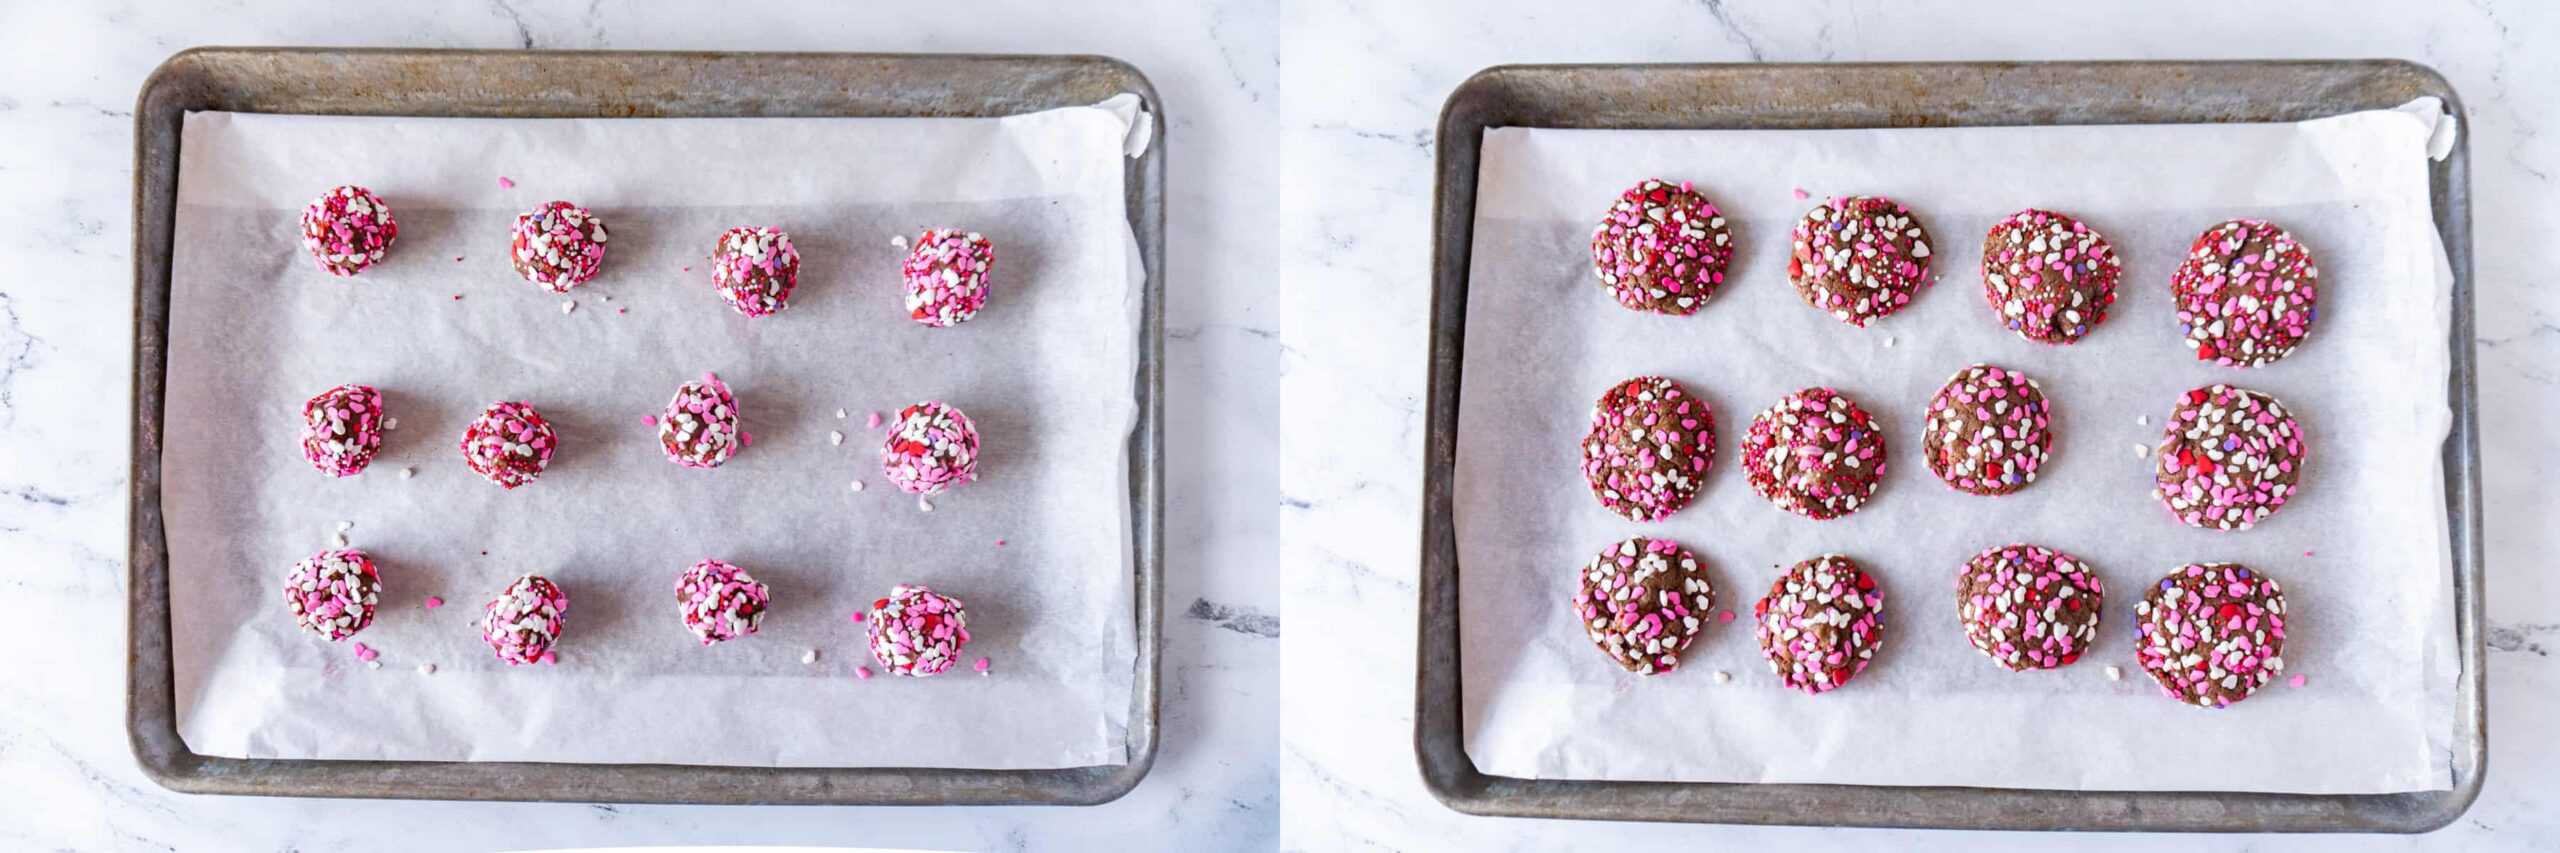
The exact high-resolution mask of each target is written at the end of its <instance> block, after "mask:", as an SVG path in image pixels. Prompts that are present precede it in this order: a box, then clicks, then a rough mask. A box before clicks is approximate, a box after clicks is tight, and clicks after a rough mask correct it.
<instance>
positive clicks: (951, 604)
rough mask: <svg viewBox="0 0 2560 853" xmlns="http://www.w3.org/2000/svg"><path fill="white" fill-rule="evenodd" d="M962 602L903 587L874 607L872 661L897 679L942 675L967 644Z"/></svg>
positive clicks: (916, 587) (892, 590) (919, 588)
mask: <svg viewBox="0 0 2560 853" xmlns="http://www.w3.org/2000/svg"><path fill="white" fill-rule="evenodd" d="M960 608H961V605H960V599H957V598H952V597H950V596H947V595H943V594H941V593H938V592H934V591H933V590H931V589H927V588H925V587H924V586H923V585H921V584H903V583H902V584H899V585H897V586H895V587H892V588H890V590H889V597H888V598H883V599H880V600H878V601H874V602H872V603H871V613H870V618H869V619H867V620H866V621H867V623H868V624H869V625H870V635H871V657H872V658H874V659H876V660H878V661H880V666H881V667H882V668H883V669H887V670H888V671H889V672H890V673H892V674H896V675H912V676H916V677H918V678H922V677H925V676H929V675H940V674H942V672H943V671H944V670H948V669H950V668H951V665H952V664H954V663H957V662H959V660H960V649H961V648H962V647H964V646H967V645H968V644H969V618H968V615H967V614H965V613H963V612H962V611H961V609H960Z"/></svg>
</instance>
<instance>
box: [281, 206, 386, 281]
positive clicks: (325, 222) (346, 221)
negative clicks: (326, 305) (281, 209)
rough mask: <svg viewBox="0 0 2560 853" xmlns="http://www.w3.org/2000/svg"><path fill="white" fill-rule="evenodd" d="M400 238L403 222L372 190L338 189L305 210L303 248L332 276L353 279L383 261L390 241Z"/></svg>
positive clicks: (303, 214) (305, 207) (303, 209)
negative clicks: (395, 216)
mask: <svg viewBox="0 0 2560 853" xmlns="http://www.w3.org/2000/svg"><path fill="white" fill-rule="evenodd" d="M399 238H400V223H398V222H395V221H393V220H392V218H391V205H388V204H384V203H383V201H382V197H381V196H378V195H374V194H373V191H372V190H368V189H365V188H363V187H357V186H345V187H337V188H334V189H331V190H329V191H328V192H325V193H321V194H320V197H319V198H316V199H312V201H311V203H310V204H309V205H306V206H304V207H303V208H302V247H303V248H304V249H308V250H310V252H311V258H312V260H315V261H318V262H319V263H320V268H321V269H323V270H327V271H328V272H329V274H330V275H335V276H350V275H355V274H356V273H360V272H364V270H365V268H366V267H369V266H373V265H374V264H377V263H380V262H381V261H382V254H383V253H384V252H387V251H390V249H391V241H393V240H397V239H399Z"/></svg>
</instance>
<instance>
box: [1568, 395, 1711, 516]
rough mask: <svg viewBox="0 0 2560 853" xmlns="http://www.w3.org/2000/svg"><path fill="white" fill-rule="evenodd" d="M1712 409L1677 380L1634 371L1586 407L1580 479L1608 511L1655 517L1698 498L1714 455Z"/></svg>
mask: <svg viewBox="0 0 2560 853" xmlns="http://www.w3.org/2000/svg"><path fill="white" fill-rule="evenodd" d="M1712 415H1713V412H1711V411H1710V410H1709V409H1708V408H1707V401H1705V400H1701V399H1698V398H1696V397H1692V396H1690V395H1689V393H1688V391H1687V390H1686V389H1683V388H1681V387H1680V385H1679V383H1676V382H1673V381H1671V380H1669V379H1664V378H1662V377H1659V376H1638V377H1636V378H1634V379H1629V380H1627V381H1625V382H1620V383H1618V384H1617V385H1616V386H1614V387H1611V388H1610V389H1609V390H1608V392H1607V393H1604V394H1601V395H1600V402H1599V403H1597V404H1595V405H1593V406H1592V407H1591V431H1590V432H1588V433H1585V434H1584V435H1583V437H1582V477H1583V479H1584V480H1586V481H1588V482H1590V484H1591V494H1592V495H1593V496H1595V497H1598V498H1599V499H1600V505H1601V506H1604V507H1608V508H1609V511H1610V512H1614V513H1617V514H1619V515H1622V516H1626V518H1627V520H1629V521H1659V520H1661V519H1662V518H1664V517H1665V516H1669V515H1670V514H1672V513H1675V512H1679V511H1680V508H1681V507H1685V506H1688V505H1689V501H1690V500H1691V499H1693V498H1696V497H1697V496H1698V486H1699V484H1700V483H1702V482H1703V481H1704V480H1705V479H1706V475H1707V465H1708V463H1709V462H1712V461H1713V460H1714V459H1715V456H1716V432H1715V424H1714V422H1713V419H1712Z"/></svg>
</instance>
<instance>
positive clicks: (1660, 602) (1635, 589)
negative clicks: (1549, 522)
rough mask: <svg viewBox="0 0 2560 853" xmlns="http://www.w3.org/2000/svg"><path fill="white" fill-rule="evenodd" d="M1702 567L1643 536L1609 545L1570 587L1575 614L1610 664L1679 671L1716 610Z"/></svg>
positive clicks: (1672, 545) (1665, 542)
mask: <svg viewBox="0 0 2560 853" xmlns="http://www.w3.org/2000/svg"><path fill="white" fill-rule="evenodd" d="M1714 606H1715V590H1714V589H1713V588H1711V587H1709V586H1708V584H1707V573H1706V567H1705V566H1704V565H1702V564H1700V563H1699V562H1698V557H1697V555H1695V554H1691V553H1689V549H1687V548H1683V547H1680V543H1678V542H1673V541H1671V540H1669V539H1648V538H1645V537H1642V536H1638V537H1635V538H1633V539H1629V540H1627V541H1625V542H1620V543H1618V544H1616V545H1611V546H1609V547H1608V548H1607V549H1606V550H1603V551H1601V552H1600V555H1599V556H1596V557H1593V558H1591V562H1589V563H1587V564H1584V565H1583V567H1582V572H1581V576H1580V578H1579V579H1578V580H1576V581H1575V582H1574V588H1573V614H1574V616H1575V618H1578V619H1580V620H1582V630H1583V632H1584V633H1587V634H1589V635H1590V636H1591V642H1592V644H1593V645H1596V646H1599V647H1600V651H1601V652H1602V653H1603V654H1606V655H1608V656H1609V659H1610V660H1614V661H1617V662H1618V665H1619V666H1621V667H1625V668H1626V670H1627V671H1628V672H1634V673H1641V674H1644V675H1660V674H1662V673H1666V672H1670V671H1671V670H1672V669H1674V668H1677V667H1678V666H1680V650H1682V649H1685V648H1688V647H1689V643H1690V641H1692V640H1695V639H1697V637H1698V629H1699V628H1700V627H1702V626H1704V625H1705V624H1706V619H1707V614H1708V613H1709V612H1710V611H1712V610H1713V609H1714Z"/></svg>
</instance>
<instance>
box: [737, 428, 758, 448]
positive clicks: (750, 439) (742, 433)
mask: <svg viewBox="0 0 2560 853" xmlns="http://www.w3.org/2000/svg"><path fill="white" fill-rule="evenodd" d="M754 443H756V434H755V433H752V432H748V431H746V430H739V431H738V446H739V447H746V446H748V445H751V444H754Z"/></svg>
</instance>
